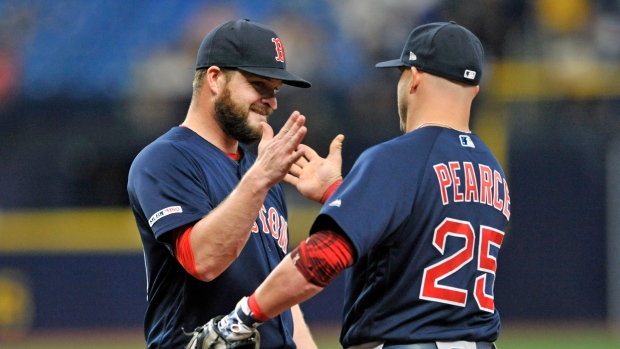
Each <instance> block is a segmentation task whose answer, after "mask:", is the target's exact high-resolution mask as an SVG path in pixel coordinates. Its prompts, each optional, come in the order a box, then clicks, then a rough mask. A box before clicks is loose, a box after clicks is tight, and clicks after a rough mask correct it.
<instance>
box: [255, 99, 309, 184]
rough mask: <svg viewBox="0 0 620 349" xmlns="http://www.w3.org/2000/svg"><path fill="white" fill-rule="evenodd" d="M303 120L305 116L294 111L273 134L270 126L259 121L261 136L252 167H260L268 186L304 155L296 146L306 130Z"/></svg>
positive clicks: (278, 179) (282, 176)
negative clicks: (278, 130) (275, 133)
mask: <svg viewBox="0 0 620 349" xmlns="http://www.w3.org/2000/svg"><path fill="white" fill-rule="evenodd" d="M305 122H306V117H305V116H303V115H301V114H300V113H299V112H298V111H295V112H293V113H292V114H291V116H290V117H289V118H288V120H287V121H286V123H285V124H284V126H282V128H281V129H280V132H278V134H277V135H275V136H274V134H273V129H272V128H271V126H269V124H267V123H266V122H261V126H262V127H263V136H262V138H261V141H260V143H259V144H258V157H257V158H256V162H255V164H254V167H256V168H257V169H260V173H261V176H262V177H263V178H264V179H266V180H267V182H268V183H267V186H268V187H271V186H273V185H275V184H276V183H279V182H280V181H281V180H282V179H283V178H284V176H285V175H286V174H287V173H288V171H289V169H290V168H291V166H292V165H293V164H294V163H295V162H297V161H298V160H299V159H300V158H301V157H302V156H303V155H304V152H303V150H302V151H300V150H299V149H298V147H299V145H300V143H301V140H302V139H303V138H304V136H305V135H306V132H307V129H306V126H304V123H305Z"/></svg>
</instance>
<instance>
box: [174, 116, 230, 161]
mask: <svg viewBox="0 0 620 349" xmlns="http://www.w3.org/2000/svg"><path fill="white" fill-rule="evenodd" d="M181 126H184V127H187V128H189V129H190V130H192V131H194V132H196V133H197V134H198V135H199V136H200V137H202V138H204V139H205V140H206V141H207V142H209V143H211V144H213V145H214V146H216V147H217V148H219V149H220V150H222V151H223V152H225V153H230V154H235V153H237V150H238V148H239V142H238V141H237V140H236V139H233V138H231V137H229V136H227V135H226V134H225V133H224V131H222V129H221V128H220V126H219V125H218V124H217V122H216V121H215V118H214V117H212V116H209V115H206V114H205V113H204V111H203V110H198V109H196V108H190V109H189V111H188V112H187V116H186V118H185V121H183V123H182V124H181Z"/></svg>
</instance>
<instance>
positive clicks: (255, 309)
mask: <svg viewBox="0 0 620 349" xmlns="http://www.w3.org/2000/svg"><path fill="white" fill-rule="evenodd" d="M248 306H249V307H250V311H251V312H252V317H253V318H255V319H256V320H258V321H260V322H265V321H267V320H269V317H267V316H266V315H265V314H263V311H262V310H261V308H260V307H259V306H258V303H257V302H256V297H255V296H254V293H252V295H251V296H250V298H248Z"/></svg>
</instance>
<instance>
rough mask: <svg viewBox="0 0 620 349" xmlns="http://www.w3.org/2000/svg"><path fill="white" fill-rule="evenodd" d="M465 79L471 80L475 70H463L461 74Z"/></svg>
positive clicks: (474, 76)
mask: <svg viewBox="0 0 620 349" xmlns="http://www.w3.org/2000/svg"><path fill="white" fill-rule="evenodd" d="M463 76H464V77H465V79H469V80H473V79H475V78H476V72H475V71H473V70H467V69H466V70H465V74H464V75H463Z"/></svg>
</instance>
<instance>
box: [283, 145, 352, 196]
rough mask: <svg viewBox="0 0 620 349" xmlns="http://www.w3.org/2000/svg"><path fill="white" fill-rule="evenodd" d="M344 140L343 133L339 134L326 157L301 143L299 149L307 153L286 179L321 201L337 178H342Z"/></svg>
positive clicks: (301, 191) (298, 188)
mask: <svg viewBox="0 0 620 349" xmlns="http://www.w3.org/2000/svg"><path fill="white" fill-rule="evenodd" d="M343 140H344V136H343V135H338V136H336V138H334V140H332V142H331V144H330V145H329V154H328V155H327V157H326V158H322V157H320V156H319V154H317V152H316V151H314V149H312V148H310V147H309V146H307V145H304V144H301V145H299V147H298V148H297V151H298V152H303V153H304V154H305V155H304V156H303V157H300V158H299V159H298V160H297V162H295V164H294V165H293V166H291V169H290V171H289V173H288V174H287V175H286V177H284V180H285V181H286V182H288V183H290V184H292V185H294V186H295V187H296V188H297V190H299V192H300V193H301V194H302V195H303V196H305V197H307V198H308V199H310V200H313V201H316V202H320V201H321V197H322V196H323V193H325V190H327V188H329V186H330V185H332V184H333V183H334V182H336V181H337V180H339V179H342V142H343Z"/></svg>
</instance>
